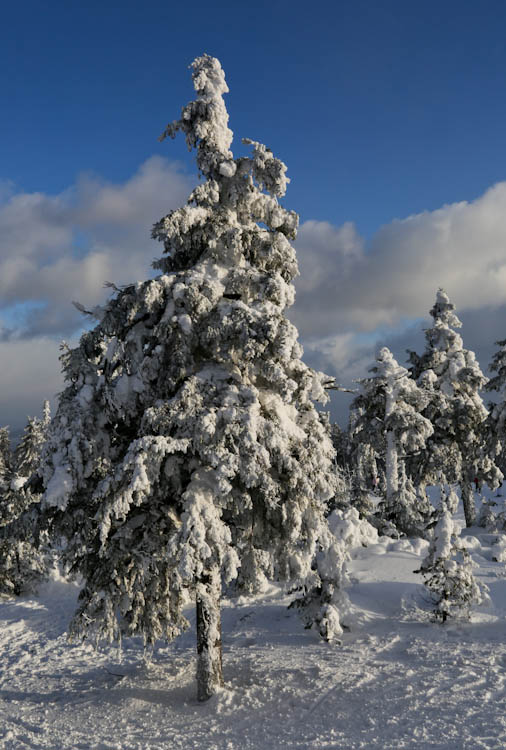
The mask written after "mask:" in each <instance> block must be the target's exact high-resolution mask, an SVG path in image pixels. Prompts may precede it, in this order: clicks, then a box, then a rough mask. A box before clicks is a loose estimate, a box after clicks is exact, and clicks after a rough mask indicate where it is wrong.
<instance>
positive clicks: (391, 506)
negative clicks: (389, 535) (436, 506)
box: [350, 347, 432, 535]
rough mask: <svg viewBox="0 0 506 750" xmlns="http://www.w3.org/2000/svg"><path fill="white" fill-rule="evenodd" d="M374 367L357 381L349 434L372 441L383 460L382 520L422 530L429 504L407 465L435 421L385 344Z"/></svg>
mask: <svg viewBox="0 0 506 750" xmlns="http://www.w3.org/2000/svg"><path fill="white" fill-rule="evenodd" d="M370 372H372V373H373V375H372V376H371V377H369V378H364V379H362V380H360V381H358V382H359V385H360V393H359V395H358V396H357V397H356V398H355V399H354V401H353V402H352V404H351V418H350V433H351V437H352V440H353V442H354V443H355V444H363V445H368V446H370V448H371V449H372V450H373V451H374V454H375V455H376V456H377V457H378V458H380V459H381V460H382V461H383V463H384V466H385V475H386V492H385V500H384V502H383V503H382V515H383V518H384V520H385V521H387V522H392V523H393V524H394V525H395V526H396V527H397V528H398V529H399V531H402V532H404V533H406V534H410V535H411V534H421V533H423V529H424V526H425V523H426V522H427V515H428V513H429V512H430V508H429V507H428V504H427V503H422V502H421V500H422V499H421V498H418V497H417V496H416V493H414V492H413V487H412V485H411V484H410V483H409V482H408V481H407V476H406V472H405V469H404V464H405V461H406V458H407V457H408V456H410V455H411V454H413V453H415V452H418V451H420V450H421V449H422V448H423V447H424V446H425V443H426V440H427V438H428V437H429V436H430V435H431V434H432V425H431V424H430V422H429V421H428V420H427V419H426V418H425V417H423V416H422V415H421V413H420V412H421V410H422V409H423V408H424V407H425V405H426V402H427V399H426V396H425V394H424V392H423V391H422V390H421V389H420V388H418V386H417V385H416V383H415V381H414V380H413V379H412V378H411V377H410V376H409V372H408V371H407V370H406V368H405V367H402V366H401V365H399V364H398V363H397V362H396V360H395V358H394V357H393V355H392V353H391V351H390V350H389V349H388V348H387V347H384V348H382V349H381V350H380V352H379V354H378V356H377V358H376V364H375V365H374V366H373V367H372V368H371V370H370Z"/></svg>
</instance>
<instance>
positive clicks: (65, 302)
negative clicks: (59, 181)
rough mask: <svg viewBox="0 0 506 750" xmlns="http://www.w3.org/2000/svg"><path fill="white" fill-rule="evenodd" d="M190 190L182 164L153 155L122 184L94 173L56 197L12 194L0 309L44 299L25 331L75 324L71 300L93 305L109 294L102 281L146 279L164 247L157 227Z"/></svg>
mask: <svg viewBox="0 0 506 750" xmlns="http://www.w3.org/2000/svg"><path fill="white" fill-rule="evenodd" d="M190 190H191V181H190V178H189V177H187V176H185V175H183V174H182V173H181V172H180V171H179V170H178V168H177V166H176V165H173V164H170V163H169V162H168V161H166V160H165V159H162V158H160V157H153V158H151V159H149V160H148V161H146V162H145V163H144V164H143V165H142V166H141V167H140V169H139V170H138V172H137V173H136V174H135V175H134V176H133V177H132V178H131V179H129V180H128V181H127V182H126V183H124V184H121V185H113V184H110V183H107V182H105V181H104V180H102V179H100V178H99V177H96V176H89V175H88V176H83V177H81V178H80V179H79V180H78V182H77V184H76V185H75V186H72V187H71V188H69V189H68V190H66V191H65V192H63V193H62V194H61V195H57V196H48V195H44V194H42V193H33V194H25V193H17V194H11V195H10V197H8V198H7V199H6V201H5V202H4V203H3V204H2V205H0V318H1V317H2V314H1V308H4V309H5V308H6V307H7V306H9V305H14V304H17V303H20V302H38V301H42V302H45V303H46V306H45V307H44V308H43V309H37V310H36V311H34V312H33V313H32V314H31V315H28V317H27V320H26V327H25V330H24V335H35V334H54V335H66V334H69V333H71V332H72V331H74V330H76V328H77V327H79V325H80V324H81V322H82V318H81V317H80V316H79V314H78V313H77V312H76V311H74V309H73V308H72V306H71V300H73V299H77V300H80V301H82V302H83V303H84V304H85V305H90V306H91V305H94V304H97V303H98V302H100V301H102V300H103V299H104V298H105V296H106V293H105V292H104V289H103V284H104V281H108V280H110V281H114V282H115V283H117V284H123V283H128V282H130V281H137V280H138V279H141V278H146V277H147V276H148V275H149V273H150V265H151V262H152V260H153V257H155V256H158V255H160V254H161V253H162V251H163V247H162V246H161V245H160V244H158V243H155V242H153V241H152V240H151V239H150V229H151V226H152V225H153V223H154V222H155V221H157V220H158V219H160V218H161V217H162V216H163V215H165V214H166V213H168V212H169V211H170V210H171V209H173V208H176V207H177V206H179V205H181V204H182V203H183V202H184V201H185V200H186V198H187V196H188V194H189V192H190ZM76 234H77V239H76ZM83 243H84V247H79V245H83ZM18 333H19V332H18Z"/></svg>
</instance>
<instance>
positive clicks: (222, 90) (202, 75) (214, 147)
mask: <svg viewBox="0 0 506 750" xmlns="http://www.w3.org/2000/svg"><path fill="white" fill-rule="evenodd" d="M190 67H191V68H193V74H192V78H193V85H194V88H195V91H196V92H197V94H198V97H197V99H196V101H192V102H189V103H188V104H187V105H186V106H185V107H183V109H182V111H181V119H180V120H174V121H173V122H172V123H169V125H167V128H166V129H165V131H164V132H163V133H162V135H161V136H160V140H163V139H164V138H166V137H167V136H170V137H171V138H174V137H175V135H176V133H177V131H178V130H182V131H183V132H184V133H185V134H186V143H187V144H188V149H189V150H191V149H192V148H195V147H197V148H198V154H197V165H198V167H199V170H200V172H201V173H202V174H203V175H204V176H206V177H209V176H211V175H212V174H213V172H216V171H217V172H218V173H220V174H223V175H226V176H232V175H233V174H234V173H235V165H234V164H233V162H232V158H233V156H232V152H231V151H230V145H231V143H232V138H233V135H234V134H233V133H232V131H231V130H230V128H229V127H228V112H227V109H226V107H225V103H224V101H223V94H226V93H227V92H228V86H227V84H226V82H225V74H224V72H223V69H222V67H221V65H220V62H219V60H217V59H216V58H215V57H211V56H210V55H202V57H197V58H196V59H195V60H194V61H193V63H192V64H191V66H190Z"/></svg>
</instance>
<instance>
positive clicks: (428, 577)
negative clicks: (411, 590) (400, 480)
mask: <svg viewBox="0 0 506 750" xmlns="http://www.w3.org/2000/svg"><path fill="white" fill-rule="evenodd" d="M457 505H458V497H457V495H456V494H455V491H454V490H451V491H450V492H449V493H448V494H447V492H446V488H445V487H444V486H443V487H442V488H441V500H440V506H439V508H438V511H437V515H438V520H437V523H436V525H435V527H434V535H433V538H432V540H431V543H430V546H429V550H428V553H427V557H426V558H425V560H424V561H423V563H422V565H421V566H420V569H419V570H417V571H415V572H417V573H422V575H423V576H424V579H425V580H424V583H425V586H426V587H427V589H428V590H429V592H430V595H431V598H432V602H433V605H434V615H435V617H436V618H437V619H440V620H441V621H442V622H445V621H446V620H447V619H448V617H461V618H466V619H468V618H469V616H470V608H471V606H472V605H473V604H480V603H481V602H482V601H483V599H484V596H485V594H486V590H485V587H483V586H480V585H479V584H478V583H477V581H476V579H475V577H474V575H473V570H472V560H471V557H470V555H469V553H468V552H467V550H466V549H465V547H463V546H462V544H461V543H460V541H459V528H458V526H457V524H456V523H455V522H454V520H453V514H454V513H455V511H456V509H457Z"/></svg>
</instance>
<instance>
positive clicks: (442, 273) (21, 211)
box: [0, 0, 506, 424]
mask: <svg viewBox="0 0 506 750" xmlns="http://www.w3.org/2000/svg"><path fill="white" fill-rule="evenodd" d="M505 29H506V5H505V4H504V3H502V2H496V1H495V0H490V1H489V2H485V3H477V2H467V1H461V2H458V3H457V2H453V1H452V0H448V1H446V2H445V1H441V0H439V2H434V1H433V0H425V2H423V3H422V2H410V1H408V0H403V1H402V2H400V1H397V0H386V1H385V2H381V3H376V2H372V1H371V0H369V1H367V2H366V1H364V0H353V1H346V2H316V3H313V4H308V3H307V2H304V3H302V2H298V1H297V0H296V1H295V2H294V1H293V0H292V1H288V0H282V1H278V2H276V1H274V2H256V3H241V2H239V3H237V2H215V3H209V2H201V0H197V2H193V3H191V4H190V3H188V4H183V3H177V4H175V3H169V2H166V1H165V2H160V1H159V0H144V1H143V2H142V3H141V2H133V1H132V0H122V2H110V1H108V0H102V1H101V2H97V0H88V1H87V2H86V3H84V2H74V1H73V0H49V1H48V2H36V1H35V0H27V2H24V3H22V4H20V3H13V2H9V3H5V4H4V5H3V7H2V25H1V28H0V78H1V84H0V111H1V112H2V118H1V121H0V274H1V276H2V278H3V279H4V281H3V286H2V285H1V284H0V320H1V321H2V323H1V324H0V328H1V326H2V325H3V327H4V329H8V332H7V333H5V330H4V336H3V338H4V340H5V341H4V344H3V346H4V349H3V350H2V352H0V354H3V357H4V362H5V361H6V352H12V356H11V354H8V359H9V367H8V368H7V369H8V373H9V374H8V376H7V375H5V371H6V367H5V366H4V377H3V380H2V379H1V378H2V376H1V375H0V424H2V423H5V422H6V421H10V422H11V423H13V422H16V421H17V420H18V417H17V416H16V415H15V414H14V406H13V404H14V405H15V406H16V409H17V412H16V414H18V413H19V414H22V413H24V412H25V413H26V412H27V411H31V412H34V411H36V410H37V407H36V404H37V403H38V400H40V398H41V397H42V396H43V392H44V390H50V391H51V389H52V390H53V391H56V390H58V389H59V387H60V386H59V385H58V382H57V380H56V379H55V378H56V376H55V367H54V366H51V367H50V366H49V365H48V366H47V368H46V369H44V367H41V364H40V362H41V358H42V357H44V352H45V351H46V350H47V346H45V344H47V341H49V340H52V341H55V342H56V341H57V340H58V339H59V338H63V337H69V336H72V335H75V330H76V325H77V324H76V322H75V320H76V319H75V318H74V317H73V313H72V312H68V314H67V313H66V312H65V310H67V307H68V309H69V310H70V307H69V301H70V300H71V299H73V298H75V297H74V296H73V295H75V294H77V295H81V296H78V298H79V299H80V300H81V301H82V302H83V303H87V302H88V301H89V299H90V296H91V294H92V292H91V291H90V290H92V288H93V285H95V286H97V288H101V285H102V281H103V280H104V276H103V274H106V273H107V274H108V275H110V274H112V275H113V277H114V278H113V279H112V280H114V281H118V282H121V281H123V278H122V273H127V272H128V273H132V274H135V273H139V274H141V276H140V278H142V277H143V276H144V275H146V273H147V272H148V269H149V264H150V262H151V260H152V258H153V257H154V256H156V255H157V253H158V248H157V247H156V246H152V243H151V245H150V244H149V243H150V240H149V232H150V226H151V223H152V222H153V221H154V220H155V219H156V218H159V216H161V215H162V214H163V213H166V212H167V210H169V209H170V208H173V207H175V206H176V205H179V203H181V202H182V201H183V200H184V197H185V195H186V194H187V192H188V190H189V188H190V186H191V183H192V180H193V177H192V175H193V157H192V156H191V155H189V154H188V153H187V152H186V149H185V146H184V143H183V141H182V139H180V140H176V141H175V142H174V141H169V142H167V141H165V142H164V143H162V144H160V143H158V141H157V137H158V135H159V134H160V132H161V131H162V130H163V128H164V126H165V124H166V123H167V122H168V121H169V120H171V119H173V118H175V117H177V116H178V115H179V112H180V109H181V106H182V105H183V104H185V103H186V102H187V101H188V100H189V99H191V98H192V95H193V92H192V87H191V79H190V74H189V71H188V70H187V66H188V65H189V63H190V62H191V61H192V59H193V58H194V57H196V56H198V55H199V54H202V52H208V53H210V54H212V55H215V56H216V57H218V58H219V59H220V61H221V63H222V65H223V67H224V69H225V72H226V77H227V82H228V85H229V88H230V94H229V95H228V96H227V99H226V102H227V107H228V109H229V113H230V125H231V128H232V130H233V131H234V133H235V136H236V138H237V139H239V138H241V137H250V138H253V139H255V140H259V141H262V142H264V143H266V144H267V145H268V146H269V147H270V148H272V150H273V151H274V153H275V154H276V155H277V156H279V157H280V158H282V159H283V160H284V161H285V162H286V163H287V165H288V174H289V176H290V178H291V180H292V182H291V185H290V187H289V191H288V193H287V196H286V199H285V201H284V203H285V205H286V206H287V207H289V208H293V209H295V210H296V211H298V212H299V214H300V216H301V222H302V230H301V237H300V239H299V242H298V245H297V247H298V250H299V257H300V259H301V270H302V272H303V275H302V276H301V280H300V283H299V287H298V289H299V293H298V295H299V296H298V302H297V305H296V309H295V313H294V319H295V322H296V323H297V325H298V326H299V327H300V329H301V334H302V337H303V340H304V343H305V346H306V351H307V353H308V357H309V358H311V359H312V361H314V362H315V363H318V364H320V365H321V366H322V367H325V368H326V369H328V370H331V371H335V372H336V373H337V374H339V375H340V379H341V380H343V379H344V380H346V378H351V376H352V375H357V374H359V373H363V371H364V368H365V362H366V361H369V360H370V357H371V356H372V353H373V348H374V345H375V344H377V343H378V341H380V340H381V341H382V342H385V341H386V342H387V343H388V341H389V339H391V340H392V342H393V345H394V348H395V346H397V349H398V351H402V346H404V343H405V342H406V341H407V336H408V334H409V335H410V336H412V335H414V334H413V330H414V329H413V325H416V326H417V329H419V327H420V322H419V321H420V319H421V318H422V317H423V316H424V315H426V312H427V310H428V309H429V308H430V307H431V305H432V302H433V298H434V294H435V290H436V289H437V287H438V286H439V285H440V284H441V283H443V284H444V285H446V286H448V287H449V289H448V291H449V293H450V296H452V298H453V297H455V301H456V302H457V303H458V308H459V311H462V317H463V318H464V319H465V321H466V320H467V323H466V325H468V329H469V332H470V337H471V340H470V341H469V343H468V342H467V340H466V334H465V331H464V340H465V343H468V345H469V348H472V346H473V347H475V348H476V349H477V350H479V349H480V347H481V348H482V350H483V356H485V357H487V356H489V355H490V351H491V349H490V347H491V342H493V340H494V336H495V338H498V337H499V338H500V337H503V338H504V336H506V331H501V330H500V328H501V326H500V325H499V322H498V321H500V320H502V318H501V315H502V312H501V311H503V308H504V305H505V304H506V295H503V292H502V287H503V286H504V287H506V283H505V284H502V281H501V280H502V274H503V267H502V258H503V256H504V257H505V258H506V252H505V250H504V248H506V220H503V219H502V217H503V216H504V214H505V209H506V190H503V189H502V187H501V186H503V181H504V180H505V179H506V149H505V147H504V141H505V132H506V128H505V125H506V96H505V92H506V44H505V42H504V32H505ZM239 149H240V145H239V143H238V142H237V143H236V152H237V151H238V150H239ZM493 186H496V188H494V187H493ZM164 190H166V196H167V198H166V200H164V192H163V191H164ZM98 197H100V203H99V201H98ZM118 206H119V208H118ZM459 206H460V208H459ZM408 217H412V218H411V219H408ZM397 220H399V221H397ZM381 227H383V229H381ZM2 237H3V239H2ZM5 237H7V238H8V239H7V240H6V239H5ZM134 241H135V242H136V243H137V245H136V247H137V248H138V249H137V251H136V250H135V248H134V244H133V243H134ZM503 241H504V242H503ZM143 243H145V244H143ZM407 243H409V246H408V244H407ZM141 246H142V247H141ZM434 248H435V249H434ZM461 248H464V249H461ZM141 251H142V253H143V256H142V258H140V257H139V256H138V255H137V256H135V262H134V255H135V252H141ZM480 253H483V254H484V263H481V265H480V263H478V262H477V260H476V258H477V256H478V255H479V254H480ZM2 256H3V258H4V265H3V266H2ZM21 259H22V262H21ZM71 259H72V260H73V261H74V265H72V264H71ZM141 260H142V262H141ZM369 260H370V261H371V262H370V264H369ZM79 262H81V265H79ZM16 263H17V264H18V265H17V266H16ZM143 264H144V265H143ZM316 266H317V267H318V268H319V269H321V273H320V275H319V276H318V274H316V275H315V273H314V269H315V267H316ZM440 266H441V267H440ZM143 267H144V268H145V269H146V272H145V273H143V272H142V268H143ZM13 268H14V269H15V271H13V270H12V269H13ZM484 269H485V271H484ZM387 271H388V273H387ZM457 271H458V273H457ZM485 272H486V273H485ZM304 273H305V275H304ZM484 274H485V275H484ZM50 276H51V278H50ZM11 278H12V281H6V279H7V280H9V279H11ZM105 278H108V276H107V277H105ZM72 279H74V281H72ZM75 279H81V280H82V283H79V284H78V283H77V282H76V281H75ZM408 279H410V280H411V281H407V280H408ZM505 281H506V279H505ZM422 282H423V283H422ZM499 282H501V283H499ZM72 284H74V286H72ZM401 284H404V285H405V286H406V289H403V290H401V289H400V285H401ZM410 284H411V286H410ZM331 285H333V286H331ZM333 297H334V298H335V300H339V299H342V300H343V301H342V303H341V307H340V308H339V309H337V307H336V305H337V304H338V303H337V302H336V301H335V300H333ZM318 299H321V300H326V305H327V308H323V309H320V310H318V309H316V306H315V305H316V303H315V301H314V300H318ZM91 301H95V300H91ZM65 306H67V307H65ZM334 308H335V309H334ZM352 308H353V309H352ZM505 309H506V308H505ZM466 316H467V318H466ZM473 316H474V317H473ZM477 316H481V317H480V318H479V319H480V321H481V322H480V325H477V323H476V321H477V320H478V317H477ZM27 321H28V322H27ZM72 321H73V322H72ZM504 328H506V324H505V326H504ZM484 331H486V332H487V336H486V341H485V336H484ZM473 337H474V338H473ZM23 342H24V343H23ZM471 345H472V346H471ZM9 346H10V347H11V349H8V348H7V347H9ZM23 347H24V348H23ZM38 347H39V348H38ZM28 348H30V351H31V352H32V354H31V355H30V356H32V358H33V357H34V356H35V355H34V354H33V352H40V354H37V363H38V364H37V366H36V367H34V365H33V359H32V360H31V359H30V357H29V355H28V353H27V351H28ZM480 351H481V350H480ZM343 352H344V353H343ZM47 356H48V357H49V356H50V355H49V354H48V355H47ZM16 362H19V364H18V365H16ZM29 362H31V364H29V365H28V363H29ZM25 365H26V366H29V367H31V368H32V371H33V370H35V371H37V374H38V385H37V386H36V385H35V380H32V381H30V380H29V378H28V379H27V381H26V383H25V381H22V379H21V380H20V378H19V373H18V371H17V369H16V368H23V367H25ZM485 365H486V361H484V362H483V366H484V367H485ZM365 369H366V368H365ZM42 371H43V372H45V373H46V374H45V375H44V376H42V374H41V372H42ZM21 381H22V382H23V388H24V391H23V393H24V395H23V394H21V391H20V388H21V386H16V388H17V389H16V388H15V387H14V384H15V383H20V382H21ZM14 391H15V392H16V394H17V395H16V396H14V395H13V394H14ZM30 394H31V395H30ZM23 420H24V414H23V416H22V418H21V421H23Z"/></svg>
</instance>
